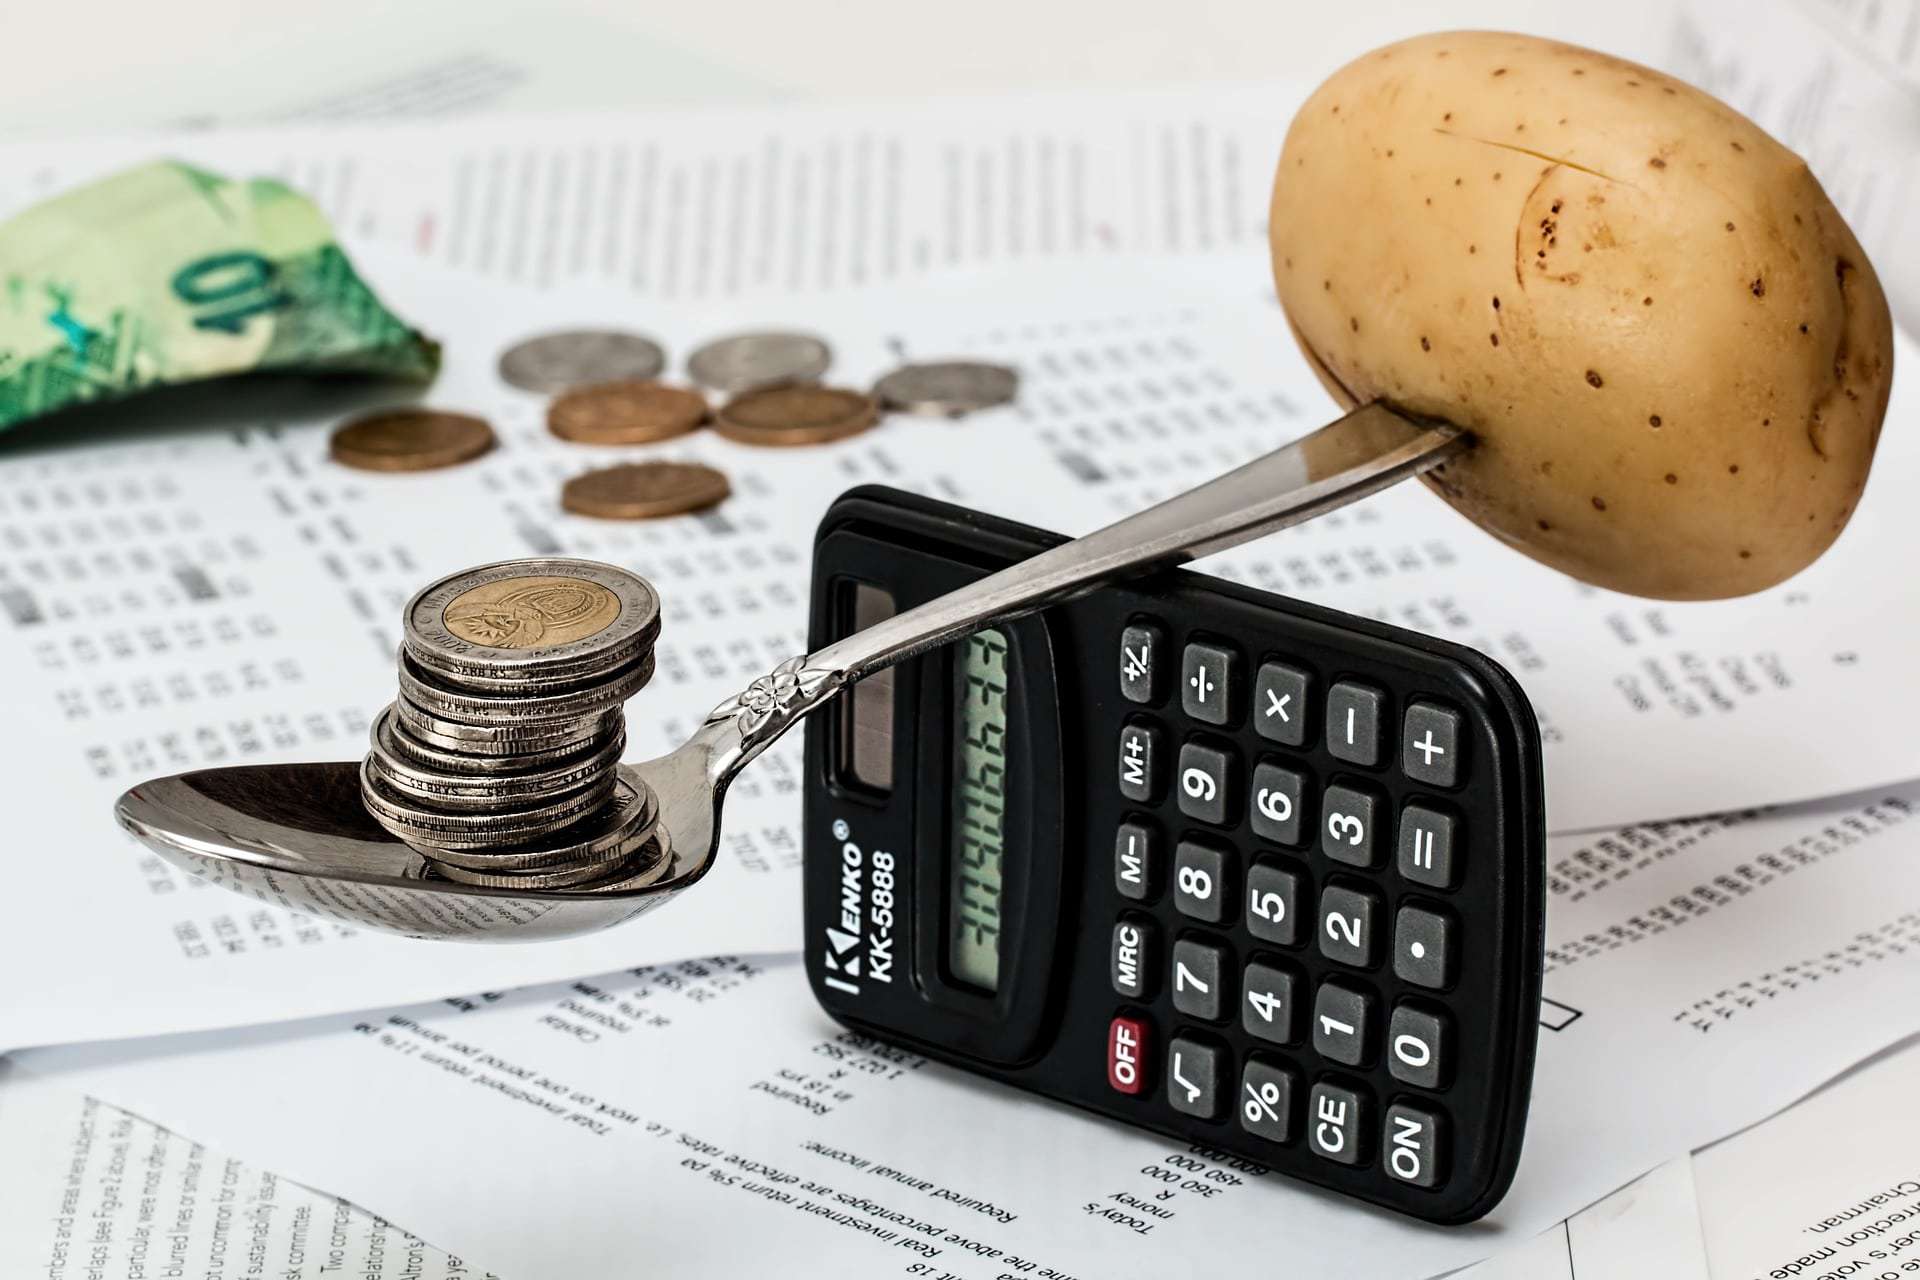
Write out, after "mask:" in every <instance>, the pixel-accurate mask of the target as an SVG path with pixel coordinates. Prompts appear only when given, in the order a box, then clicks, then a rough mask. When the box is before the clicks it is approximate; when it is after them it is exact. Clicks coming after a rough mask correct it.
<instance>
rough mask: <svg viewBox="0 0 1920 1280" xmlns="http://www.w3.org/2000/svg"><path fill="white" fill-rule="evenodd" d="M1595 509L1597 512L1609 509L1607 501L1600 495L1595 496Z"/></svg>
mask: <svg viewBox="0 0 1920 1280" xmlns="http://www.w3.org/2000/svg"><path fill="white" fill-rule="evenodd" d="M1593 509H1594V510H1595V511H1605V510H1606V509H1607V500H1606V499H1605V498H1602V497H1600V496H1599V495H1598V494H1596V495H1594V499H1593Z"/></svg>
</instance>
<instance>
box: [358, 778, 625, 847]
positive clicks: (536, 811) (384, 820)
mask: <svg viewBox="0 0 1920 1280" xmlns="http://www.w3.org/2000/svg"><path fill="white" fill-rule="evenodd" d="M617 782H618V775H616V774H612V773H609V774H608V775H606V777H605V778H604V779H603V780H601V781H598V782H595V783H593V784H590V785H589V786H586V787H583V788H580V789H579V790H577V791H574V792H572V793H570V794H568V795H566V796H564V797H562V798H560V799H558V800H553V801H548V802H546V803H543V804H540V805H537V806H533V807H530V808H516V809H512V810H509V811H501V812H490V813H449V812H445V811H441V810H435V809H432V808H429V807H427V806H425V805H422V804H421V803H420V802H418V801H416V800H413V799H410V798H409V797H407V796H405V795H402V794H401V793H399V792H397V791H395V790H393V789H392V788H391V787H390V786H389V785H388V783H387V781H386V779H385V778H383V777H382V776H381V775H380V772H379V770H378V768H377V767H376V766H375V765H374V764H373V762H372V761H371V760H370V759H369V760H363V761H361V764H360V800H361V803H363V804H364V805H366V807H367V812H368V813H369V814H371V815H372V816H373V819H374V820H375V821H376V822H378V823H379V824H380V825H381V826H383V827H385V828H386V829H387V830H388V831H389V832H391V833H392V834H393V835H395V836H397V837H399V838H400V839H402V840H404V841H406V842H407V843H408V844H411V845H416V846H425V847H427V848H432V849H485V848H490V847H493V846H496V845H513V844H522V843H525V842H527V841H530V840H537V839H539V838H540V837H542V836H544V835H547V834H549V833H551V832H554V831H558V830H561V829H562V828H564V827H567V826H570V825H572V824H573V823H574V822H577V821H578V820H579V819H580V818H581V817H583V816H585V815H586V814H588V813H590V812H592V811H593V810H594V809H597V808H599V807H600V806H601V805H603V804H605V803H606V802H607V800H608V798H609V797H610V796H611V795H612V794H613V790H614V787H615V785H616V784H617Z"/></svg>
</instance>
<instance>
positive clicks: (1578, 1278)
mask: <svg viewBox="0 0 1920 1280" xmlns="http://www.w3.org/2000/svg"><path fill="white" fill-rule="evenodd" d="M1649 1277H1658V1278H1659V1280H1712V1277H1713V1272H1712V1270H1711V1268H1710V1267H1709V1265H1708V1261H1707V1246H1706V1241H1704V1240H1702V1239H1701V1237H1700V1215H1699V1212H1698V1206H1697V1204H1696V1202H1695V1199H1694V1193H1693V1160H1692V1158H1691V1157H1689V1156H1679V1157H1676V1158H1675V1159H1672V1160H1669V1161H1667V1162H1666V1163H1665V1164H1663V1165H1661V1166H1660V1167H1658V1168H1657V1169H1655V1170H1653V1171H1652V1172H1651V1173H1647V1174H1644V1175H1642V1176H1641V1177H1638V1178H1635V1179H1634V1180H1633V1181H1632V1182H1629V1183H1628V1184H1627V1185H1626V1186H1624V1187H1622V1188H1620V1189H1619V1190H1618V1191H1616V1192H1614V1193H1613V1194H1612V1195H1610V1196H1608V1197H1607V1198H1606V1199H1604V1200H1601V1201H1599V1202H1598V1203H1596V1204H1592V1205H1589V1206H1587V1207H1586V1208H1585V1209H1582V1210H1581V1211H1580V1212H1579V1213H1577V1214H1575V1215H1574V1216H1573V1217H1571V1218H1568V1219H1567V1220H1566V1221H1565V1222H1562V1223H1560V1224H1559V1225H1558V1226H1554V1227H1550V1228H1548V1229H1547V1230H1545V1231H1542V1232H1541V1233H1540V1234H1539V1235H1537V1236H1535V1237H1534V1238H1533V1239H1531V1240H1529V1241H1527V1242H1526V1243H1525V1244H1523V1245H1521V1246H1519V1247H1518V1248H1516V1249H1509V1250H1508V1251H1507V1252H1505V1253H1502V1254H1500V1255H1498V1256H1496V1257H1493V1258H1489V1259H1488V1260H1487V1261H1485V1262H1481V1263H1477V1264H1475V1265H1474V1266H1471V1267H1469V1268H1467V1269H1466V1270H1465V1271H1462V1272H1460V1273H1459V1274H1458V1280H1648V1278H1649Z"/></svg>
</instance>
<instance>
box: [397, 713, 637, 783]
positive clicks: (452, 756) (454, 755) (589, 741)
mask: <svg viewBox="0 0 1920 1280" xmlns="http://www.w3.org/2000/svg"><path fill="white" fill-rule="evenodd" d="M463 727H464V726H463ZM565 727H566V729H567V730H568V732H569V733H572V734H573V735H574V736H572V737H570V738H567V739H566V740H564V741H562V742H560V743H559V744H557V745H555V746H551V747H549V746H544V745H541V744H540V743H539V742H538V741H536V742H535V743H534V744H532V745H531V746H529V745H528V744H526V743H525V742H514V743H509V744H506V746H505V747H503V748H501V749H498V750H494V749H490V747H488V746H482V749H480V750H474V749H473V748H474V747H475V745H476V744H475V743H473V742H471V741H467V740H463V739H458V738H453V739H448V740H447V741H446V742H433V741H429V740H428V739H427V737H426V736H425V735H423V734H422V733H420V732H419V731H418V730H416V729H415V728H414V727H413V726H411V725H409V724H408V723H407V722H406V720H405V719H404V718H403V717H402V716H401V714H400V710H399V707H398V706H397V705H394V704H388V706H387V707H386V709H385V710H383V711H381V713H380V714H379V715H377V716H375V717H374V721H373V731H372V733H371V734H370V735H369V736H370V737H371V738H372V739H373V741H374V742H375V743H376V744H384V745H385V747H386V748H387V750H389V751H391V752H393V753H394V754H396V755H398V756H399V757H400V758H401V759H403V760H405V761H407V762H408V763H410V764H412V765H414V766H416V767H418V768H420V769H423V770H427V771H429V772H435V773H461V772H467V773H475V774H488V773H523V772H530V771H533V770H536V769H545V768H558V767H559V766H560V765H562V764H564V763H565V762H566V761H568V760H571V759H573V758H574V757H575V756H580V755H587V754H590V753H592V752H594V751H597V750H599V749H600V748H601V747H602V746H604V745H605V744H606V743H607V742H609V741H611V740H612V739H614V738H616V737H617V738H620V739H621V740H623V741H624V740H625V738H626V734H627V723H626V715H625V713H624V712H618V711H616V712H609V713H608V714H607V715H606V716H605V717H604V718H602V719H598V720H595V721H593V722H592V723H591V725H589V726H587V730H586V731H584V732H583V731H579V730H578V729H577V728H576V726H573V725H568V726H565ZM450 742H457V743H459V745H458V746H451V745H448V743H450ZM496 745H497V744H496Z"/></svg>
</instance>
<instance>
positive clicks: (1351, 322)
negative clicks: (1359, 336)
mask: <svg viewBox="0 0 1920 1280" xmlns="http://www.w3.org/2000/svg"><path fill="white" fill-rule="evenodd" d="M1347 328H1349V329H1351V330H1353V331H1354V332H1355V333H1358V332H1360V317H1359V316H1348V317H1347Z"/></svg>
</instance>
